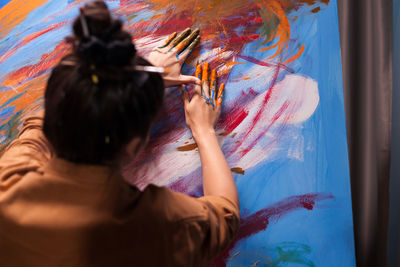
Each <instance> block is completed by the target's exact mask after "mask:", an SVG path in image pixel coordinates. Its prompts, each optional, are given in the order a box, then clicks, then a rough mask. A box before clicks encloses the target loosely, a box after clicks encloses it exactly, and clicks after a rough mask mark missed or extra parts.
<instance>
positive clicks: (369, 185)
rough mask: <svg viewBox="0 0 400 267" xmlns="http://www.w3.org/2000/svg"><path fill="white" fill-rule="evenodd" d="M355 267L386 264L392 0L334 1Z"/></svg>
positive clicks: (376, 266) (374, 266) (381, 266)
mask: <svg viewBox="0 0 400 267" xmlns="http://www.w3.org/2000/svg"><path fill="white" fill-rule="evenodd" d="M338 7H339V25H340V35H341V48H342V63H343V83H344V95H345V107H346V120H347V136H348V147H349V161H350V162H349V163H350V176H351V187H352V201H353V219H354V237H355V245H356V261H357V266H358V267H364V266H371V267H372V266H373V267H378V266H379V267H383V266H387V257H386V254H387V245H386V240H387V230H388V215H389V173H390V143H391V108H392V28H393V26H392V25H393V24H392V17H393V16H392V0H338Z"/></svg>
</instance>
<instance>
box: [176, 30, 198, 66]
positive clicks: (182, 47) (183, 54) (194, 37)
mask: <svg viewBox="0 0 400 267" xmlns="http://www.w3.org/2000/svg"><path fill="white" fill-rule="evenodd" d="M199 43H200V30H199V29H196V30H194V31H193V32H192V33H191V34H190V35H189V36H188V37H186V39H185V40H183V41H182V42H181V43H179V44H178V45H177V47H176V53H177V54H179V59H180V60H181V61H185V60H186V58H187V57H188V56H189V55H190V53H191V52H192V51H193V49H194V48H195V47H196V45H198V44H199Z"/></svg>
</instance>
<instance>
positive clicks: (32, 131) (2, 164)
mask: <svg viewBox="0 0 400 267" xmlns="http://www.w3.org/2000/svg"><path fill="white" fill-rule="evenodd" d="M42 125H43V112H40V113H38V114H37V115H33V116H29V117H27V118H26V119H25V120H24V121H23V124H22V129H21V131H20V132H19V134H18V136H17V138H16V139H15V140H14V141H13V142H12V143H11V144H10V145H9V146H8V147H7V148H6V149H5V151H4V153H3V155H2V156H1V158H0V183H3V182H7V181H8V180H9V179H10V178H17V177H21V176H23V175H25V174H26V173H27V172H29V171H36V170H37V169H38V168H40V167H42V166H43V165H44V164H45V163H46V162H47V161H48V160H49V159H50V158H51V157H52V156H53V152H52V150H51V148H50V145H49V143H48V141H47V139H46V138H45V136H44V134H43V131H42Z"/></svg>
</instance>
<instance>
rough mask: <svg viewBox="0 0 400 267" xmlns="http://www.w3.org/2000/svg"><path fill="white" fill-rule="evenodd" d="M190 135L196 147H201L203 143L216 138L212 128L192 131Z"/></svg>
mask: <svg viewBox="0 0 400 267" xmlns="http://www.w3.org/2000/svg"><path fill="white" fill-rule="evenodd" d="M192 135H193V138H194V140H195V141H196V143H197V145H201V144H202V143H204V141H206V140H210V138H213V137H216V136H217V135H216V133H215V130H214V128H208V129H207V128H203V129H192Z"/></svg>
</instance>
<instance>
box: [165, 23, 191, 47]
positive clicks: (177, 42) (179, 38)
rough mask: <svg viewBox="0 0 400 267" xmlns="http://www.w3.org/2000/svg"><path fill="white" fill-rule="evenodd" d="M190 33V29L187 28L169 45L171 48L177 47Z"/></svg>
mask: <svg viewBox="0 0 400 267" xmlns="http://www.w3.org/2000/svg"><path fill="white" fill-rule="evenodd" d="M190 32H191V29H190V28H187V29H186V30H184V31H183V32H181V33H180V34H179V35H178V36H177V37H176V38H175V39H174V40H173V41H172V42H171V44H170V45H169V46H170V47H171V48H174V47H175V46H177V45H178V44H179V43H180V42H181V41H182V40H183V39H185V38H186V37H187V36H188V35H189V34H190Z"/></svg>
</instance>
